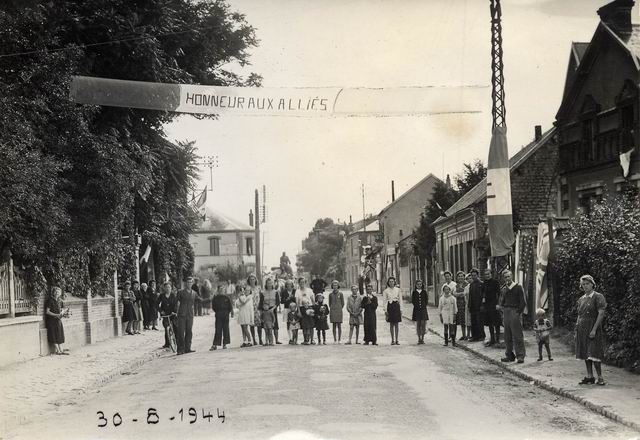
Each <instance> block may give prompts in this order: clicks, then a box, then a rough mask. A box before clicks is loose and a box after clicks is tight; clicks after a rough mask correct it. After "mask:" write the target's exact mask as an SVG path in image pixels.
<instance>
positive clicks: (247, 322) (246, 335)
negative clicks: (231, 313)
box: [236, 284, 253, 348]
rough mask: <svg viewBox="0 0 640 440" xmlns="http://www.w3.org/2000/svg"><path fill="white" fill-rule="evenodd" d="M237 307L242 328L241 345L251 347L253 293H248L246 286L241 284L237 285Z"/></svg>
mask: <svg viewBox="0 0 640 440" xmlns="http://www.w3.org/2000/svg"><path fill="white" fill-rule="evenodd" d="M236 294H237V296H238V299H237V300H236V307H237V308H238V324H240V329H241V330H242V345H241V346H240V347H242V348H244V347H251V332H250V331H249V326H252V325H253V295H251V294H249V295H246V294H245V291H244V287H242V286H241V285H240V284H238V285H237V286H236Z"/></svg>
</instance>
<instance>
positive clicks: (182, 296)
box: [176, 277, 196, 355]
mask: <svg viewBox="0 0 640 440" xmlns="http://www.w3.org/2000/svg"><path fill="white" fill-rule="evenodd" d="M192 285H193V277H188V278H187V283H186V285H185V288H184V289H182V290H180V291H179V292H178V331H177V332H176V343H177V345H178V354H179V355H180V354H186V353H193V352H194V351H195V350H192V349H191V337H192V333H191V330H192V328H193V306H194V302H195V299H196V295H195V292H194V291H193V290H192V289H191V286H192Z"/></svg>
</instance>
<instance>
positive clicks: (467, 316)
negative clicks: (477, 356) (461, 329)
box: [464, 273, 473, 340]
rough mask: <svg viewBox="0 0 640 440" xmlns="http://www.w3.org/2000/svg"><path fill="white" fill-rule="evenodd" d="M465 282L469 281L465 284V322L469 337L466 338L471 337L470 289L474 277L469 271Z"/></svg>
mask: <svg viewBox="0 0 640 440" xmlns="http://www.w3.org/2000/svg"><path fill="white" fill-rule="evenodd" d="M464 280H465V282H466V283H467V284H466V286H464V322H465V327H466V329H467V338H466V340H469V339H471V313H470V312H469V289H470V288H471V281H473V277H472V276H471V274H470V273H468V274H467V275H466V276H465V277H464Z"/></svg>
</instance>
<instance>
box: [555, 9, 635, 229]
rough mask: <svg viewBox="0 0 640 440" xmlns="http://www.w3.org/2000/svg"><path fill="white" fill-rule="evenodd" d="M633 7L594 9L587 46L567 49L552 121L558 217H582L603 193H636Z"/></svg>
mask: <svg viewBox="0 0 640 440" xmlns="http://www.w3.org/2000/svg"><path fill="white" fill-rule="evenodd" d="M633 5H634V2H633V1H632V0H617V1H614V2H612V3H609V4H608V5H606V6H604V7H602V8H600V9H599V10H598V15H599V16H600V23H599V24H598V27H597V28H596V31H595V33H594V35H593V38H592V39H591V41H590V42H587V43H573V44H572V46H571V50H570V56H569V63H568V68H567V76H566V80H565V88H564V94H563V99H562V104H561V106H560V109H559V110H558V113H557V115H556V122H555V125H556V127H557V129H558V139H559V143H560V145H559V149H560V169H559V174H560V201H561V203H560V208H559V214H560V215H563V216H569V217H571V216H574V215H575V214H576V213H578V212H580V211H583V212H588V211H589V210H590V209H591V206H592V204H593V203H594V202H597V201H599V200H601V199H602V197H604V196H605V195H606V194H611V195H615V194H616V193H618V192H620V191H622V190H623V189H624V188H625V187H627V186H633V187H640V154H638V153H639V151H638V141H639V140H640V138H639V136H640V126H639V104H640V101H639V100H640V95H639V93H638V86H639V84H640V26H639V25H635V24H632V23H631V13H632V7H633ZM625 164H626V166H623V165H625ZM625 168H626V169H625Z"/></svg>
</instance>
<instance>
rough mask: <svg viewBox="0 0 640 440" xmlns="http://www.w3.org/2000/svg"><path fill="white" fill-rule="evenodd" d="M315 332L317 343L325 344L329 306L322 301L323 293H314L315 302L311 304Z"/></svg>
mask: <svg viewBox="0 0 640 440" xmlns="http://www.w3.org/2000/svg"><path fill="white" fill-rule="evenodd" d="M313 313H314V320H315V325H316V332H317V333H318V345H320V344H322V345H327V330H329V323H328V322H327V319H328V318H329V306H328V305H326V304H325V303H324V295H323V294H322V293H318V294H317V295H316V304H315V306H313Z"/></svg>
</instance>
